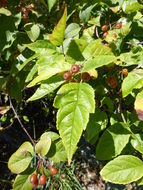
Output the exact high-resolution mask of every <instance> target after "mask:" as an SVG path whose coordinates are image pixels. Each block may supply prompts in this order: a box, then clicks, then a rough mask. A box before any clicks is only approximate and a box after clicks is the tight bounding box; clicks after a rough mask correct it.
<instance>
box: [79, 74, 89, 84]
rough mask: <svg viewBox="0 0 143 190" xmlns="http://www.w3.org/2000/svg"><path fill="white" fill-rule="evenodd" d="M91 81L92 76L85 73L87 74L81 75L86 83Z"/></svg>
mask: <svg viewBox="0 0 143 190" xmlns="http://www.w3.org/2000/svg"><path fill="white" fill-rule="evenodd" d="M89 79H90V74H89V73H87V72H85V73H82V75H81V80H82V81H84V82H88V81H89Z"/></svg>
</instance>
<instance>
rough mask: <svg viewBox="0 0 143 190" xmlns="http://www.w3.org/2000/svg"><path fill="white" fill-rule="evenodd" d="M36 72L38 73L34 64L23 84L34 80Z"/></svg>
mask: <svg viewBox="0 0 143 190" xmlns="http://www.w3.org/2000/svg"><path fill="white" fill-rule="evenodd" d="M37 72H38V65H36V64H35V65H34V66H33V67H32V69H31V70H30V72H29V73H28V75H27V77H26V80H25V82H26V83H27V82H29V81H31V80H32V79H33V78H34V75H35V74H36V73H37Z"/></svg>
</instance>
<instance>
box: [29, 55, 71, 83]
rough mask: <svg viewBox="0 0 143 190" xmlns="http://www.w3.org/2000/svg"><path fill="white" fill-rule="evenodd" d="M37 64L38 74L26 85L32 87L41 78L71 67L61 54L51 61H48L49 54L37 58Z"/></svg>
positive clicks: (41, 79)
mask: <svg viewBox="0 0 143 190" xmlns="http://www.w3.org/2000/svg"><path fill="white" fill-rule="evenodd" d="M48 62H49V63H48ZM37 64H38V65H39V67H38V76H37V77H36V78H34V79H33V80H32V81H31V82H30V84H29V85H28V87H32V86H34V85H36V84H37V83H39V82H41V81H43V80H47V79H49V78H50V77H52V76H54V75H56V74H58V73H61V72H64V71H67V70H70V69H71V65H70V64H68V63H67V62H65V60H64V56H63V55H60V56H57V58H55V57H54V58H53V59H52V61H50V58H49V56H44V57H41V58H40V59H39V60H38V62H37Z"/></svg>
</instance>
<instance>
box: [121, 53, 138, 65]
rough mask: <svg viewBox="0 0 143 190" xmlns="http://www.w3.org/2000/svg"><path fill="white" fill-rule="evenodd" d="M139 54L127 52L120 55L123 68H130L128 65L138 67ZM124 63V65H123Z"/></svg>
mask: <svg viewBox="0 0 143 190" xmlns="http://www.w3.org/2000/svg"><path fill="white" fill-rule="evenodd" d="M140 57H141V56H140V54H139V53H136V54H134V53H132V52H127V53H122V54H120V60H121V61H122V62H124V66H125V65H126V66H130V65H138V63H139V61H140ZM125 63H126V64H125Z"/></svg>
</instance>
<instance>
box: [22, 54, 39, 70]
mask: <svg viewBox="0 0 143 190" xmlns="http://www.w3.org/2000/svg"><path fill="white" fill-rule="evenodd" d="M39 55H40V54H38V53H36V54H34V55H33V56H31V57H30V58H28V59H26V60H25V61H24V62H23V63H22V64H21V65H19V66H18V71H21V70H22V69H23V68H24V67H25V66H26V65H27V64H28V63H29V62H30V61H32V60H33V59H36V58H37V57H39Z"/></svg>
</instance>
